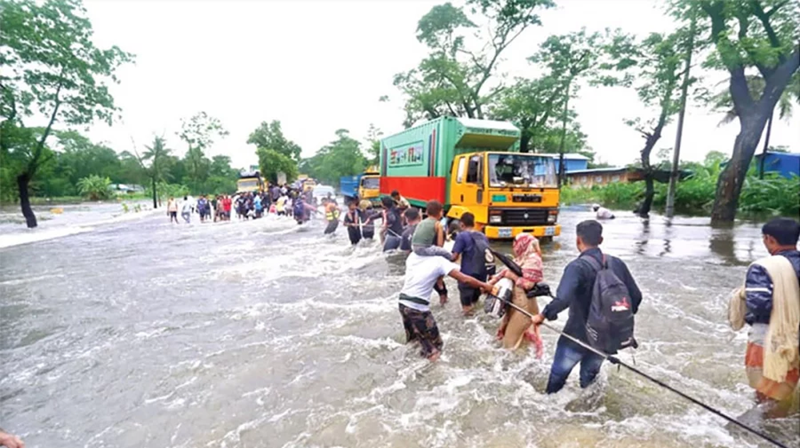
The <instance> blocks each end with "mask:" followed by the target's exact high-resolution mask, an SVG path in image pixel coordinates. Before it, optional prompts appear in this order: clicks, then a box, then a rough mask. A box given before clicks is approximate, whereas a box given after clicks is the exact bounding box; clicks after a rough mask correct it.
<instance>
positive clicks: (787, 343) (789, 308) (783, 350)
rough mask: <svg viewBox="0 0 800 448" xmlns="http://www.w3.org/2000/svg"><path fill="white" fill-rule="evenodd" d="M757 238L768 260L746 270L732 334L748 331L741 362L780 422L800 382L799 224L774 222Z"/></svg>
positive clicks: (733, 309)
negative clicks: (799, 381)
mask: <svg viewBox="0 0 800 448" xmlns="http://www.w3.org/2000/svg"><path fill="white" fill-rule="evenodd" d="M761 233H762V241H763V242H764V247H766V249H767V252H769V254H770V256H769V257H766V258H762V259H760V260H758V261H756V262H754V263H753V264H751V265H750V267H749V268H748V269H747V274H746V276H745V282H744V287H742V288H739V289H738V290H736V292H735V293H734V295H733V297H732V298H731V302H730V306H729V310H728V318H729V321H730V324H731V327H732V328H733V329H734V330H739V329H741V328H742V327H743V326H744V324H745V323H746V324H747V325H749V326H750V330H749V332H748V334H747V351H746V353H745V359H744V363H745V368H746V371H747V379H748V382H749V384H750V387H752V388H753V389H754V390H755V391H756V400H757V402H758V403H759V404H764V405H766V409H765V410H766V412H767V415H768V416H770V417H782V416H785V415H786V413H787V411H788V410H789V409H790V408H791V404H792V398H793V397H792V396H793V393H794V390H795V388H796V387H797V384H798V380H800V335H798V329H799V327H800V251H798V250H797V242H798V239H800V224H799V223H798V222H797V221H795V220H793V219H789V218H775V219H772V220H770V221H769V222H767V223H766V224H764V227H762V229H761Z"/></svg>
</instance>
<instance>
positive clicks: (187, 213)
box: [181, 196, 194, 224]
mask: <svg viewBox="0 0 800 448" xmlns="http://www.w3.org/2000/svg"><path fill="white" fill-rule="evenodd" d="M193 209H194V207H193V206H192V202H191V201H189V197H188V196H184V197H183V205H181V216H182V217H183V220H184V221H186V224H190V223H191V220H192V210H193Z"/></svg>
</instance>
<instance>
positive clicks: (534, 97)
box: [490, 76, 564, 152]
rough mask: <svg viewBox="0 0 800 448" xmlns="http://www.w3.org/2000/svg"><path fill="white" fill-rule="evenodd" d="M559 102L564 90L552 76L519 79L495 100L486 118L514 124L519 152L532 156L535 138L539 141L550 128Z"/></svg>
mask: <svg viewBox="0 0 800 448" xmlns="http://www.w3.org/2000/svg"><path fill="white" fill-rule="evenodd" d="M563 101H564V90H563V88H562V85H561V81H560V80H559V79H556V78H553V77H552V76H543V77H541V78H537V79H525V78H520V79H517V82H516V83H515V84H514V85H512V86H510V87H508V88H507V89H505V90H503V91H502V92H501V93H500V94H499V95H498V96H497V99H496V102H495V103H494V104H493V105H492V108H491V110H490V116H491V117H492V118H494V119H497V120H507V121H511V122H513V123H514V124H516V125H517V127H518V128H519V129H520V133H521V135H520V151H521V152H536V151H537V149H538V147H537V146H535V143H536V142H537V141H538V140H537V138H538V139H540V140H541V139H542V138H543V137H544V134H545V133H546V132H548V131H549V129H550V128H551V127H553V126H554V119H555V117H556V115H557V113H558V112H557V111H558V110H560V109H561V107H562V103H563ZM531 142H533V143H534V145H533V146H531Z"/></svg>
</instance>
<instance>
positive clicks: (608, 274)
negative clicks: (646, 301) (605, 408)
mask: <svg viewBox="0 0 800 448" xmlns="http://www.w3.org/2000/svg"><path fill="white" fill-rule="evenodd" d="M576 233H577V238H576V240H577V246H578V250H579V251H580V255H579V256H578V258H576V259H575V260H573V261H571V262H570V263H569V264H568V265H567V267H565V268H564V274H563V275H562V276H561V283H560V284H559V285H558V292H557V298H555V299H554V300H553V301H552V302H550V304H548V305H547V306H546V307H545V308H544V310H543V311H542V313H541V314H538V315H536V316H534V317H533V319H532V320H533V323H534V324H535V325H539V324H541V323H542V322H543V321H544V320H545V319H547V320H555V319H556V318H558V313H560V312H561V311H563V310H564V309H565V308H569V318H568V319H567V323H566V325H565V326H564V333H565V334H568V335H570V336H572V337H574V338H576V339H578V340H580V341H583V342H585V343H586V344H587V345H589V346H591V347H593V348H595V349H596V350H599V351H601V352H604V353H607V354H614V353H616V352H617V350H619V349H622V348H627V347H631V346H633V347H636V340H635V339H634V338H633V315H634V314H636V312H637V311H638V309H639V303H641V301H642V293H641V292H640V291H639V287H638V286H636V282H635V281H634V280H633V277H632V276H631V273H630V271H628V267H627V266H626V265H625V263H624V262H623V261H622V260H620V259H619V258H616V257H612V256H610V255H604V254H603V252H602V251H600V248H599V247H598V246H600V243H602V242H603V226H602V225H600V223H599V222H597V221H595V220H588V221H583V222H581V223H580V224H578V226H577V228H576ZM578 363H580V364H581V368H580V384H581V388H585V387H587V386H589V385H590V384H592V383H593V382H594V380H595V377H596V376H597V374H598V372H600V366H601V365H602V364H603V357H601V356H600V355H597V354H595V353H592V352H591V351H589V350H587V349H586V348H584V347H581V346H580V345H578V344H577V343H575V342H573V341H571V340H569V339H567V338H565V337H563V336H562V337H561V338H559V340H558V345H557V346H556V353H555V356H554V357H553V366H552V368H551V369H550V378H549V380H548V381H547V393H548V394H552V393H556V392H558V391H559V390H561V388H563V387H564V384H565V383H566V381H567V377H569V374H570V372H572V369H573V368H574V367H575V365H576V364H578Z"/></svg>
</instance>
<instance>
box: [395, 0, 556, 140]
mask: <svg viewBox="0 0 800 448" xmlns="http://www.w3.org/2000/svg"><path fill="white" fill-rule="evenodd" d="M465 6H466V8H468V9H469V12H470V15H472V16H476V17H475V19H474V20H473V19H472V18H470V15H468V14H467V12H466V11H465V7H457V6H454V5H453V4H452V3H449V2H448V3H445V4H442V5H436V6H434V7H433V8H431V10H430V11H429V12H428V13H427V14H426V15H424V16H423V17H422V18H421V19H420V20H419V23H418V25H417V40H418V41H419V42H421V43H423V44H425V45H426V46H427V47H428V51H429V54H428V56H427V57H426V58H424V59H423V60H422V61H421V62H420V63H419V66H418V67H417V68H415V69H412V70H410V71H407V72H403V73H399V74H397V75H396V76H395V78H394V85H395V86H397V87H398V88H399V89H400V90H401V91H402V92H403V94H404V96H405V111H406V122H405V124H406V126H410V125H411V124H413V123H414V122H415V121H417V120H419V119H421V118H425V119H433V118H437V117H440V116H446V115H450V116H466V117H470V118H484V113H485V106H486V104H487V103H488V102H489V101H491V99H492V97H494V96H495V95H496V94H497V93H498V92H499V91H500V90H501V89H502V86H501V85H499V84H494V85H491V86H490V85H489V83H488V81H489V80H490V78H492V77H493V76H494V75H496V74H497V66H498V64H499V63H500V58H501V55H502V54H503V53H504V52H505V50H506V49H507V48H508V47H509V46H510V45H511V44H512V43H513V42H514V41H515V40H516V39H517V38H518V37H519V36H520V35H521V34H522V33H523V32H524V31H525V30H526V29H527V28H529V27H530V26H534V25H539V24H540V23H541V22H540V20H539V16H538V14H537V11H539V10H542V9H546V8H550V7H552V6H553V2H552V1H551V0H468V1H467V2H466V5H465ZM484 20H485V21H488V22H489V23H488V25H487V27H486V29H485V30H484V27H482V26H478V25H476V23H479V22H480V21H484Z"/></svg>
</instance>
